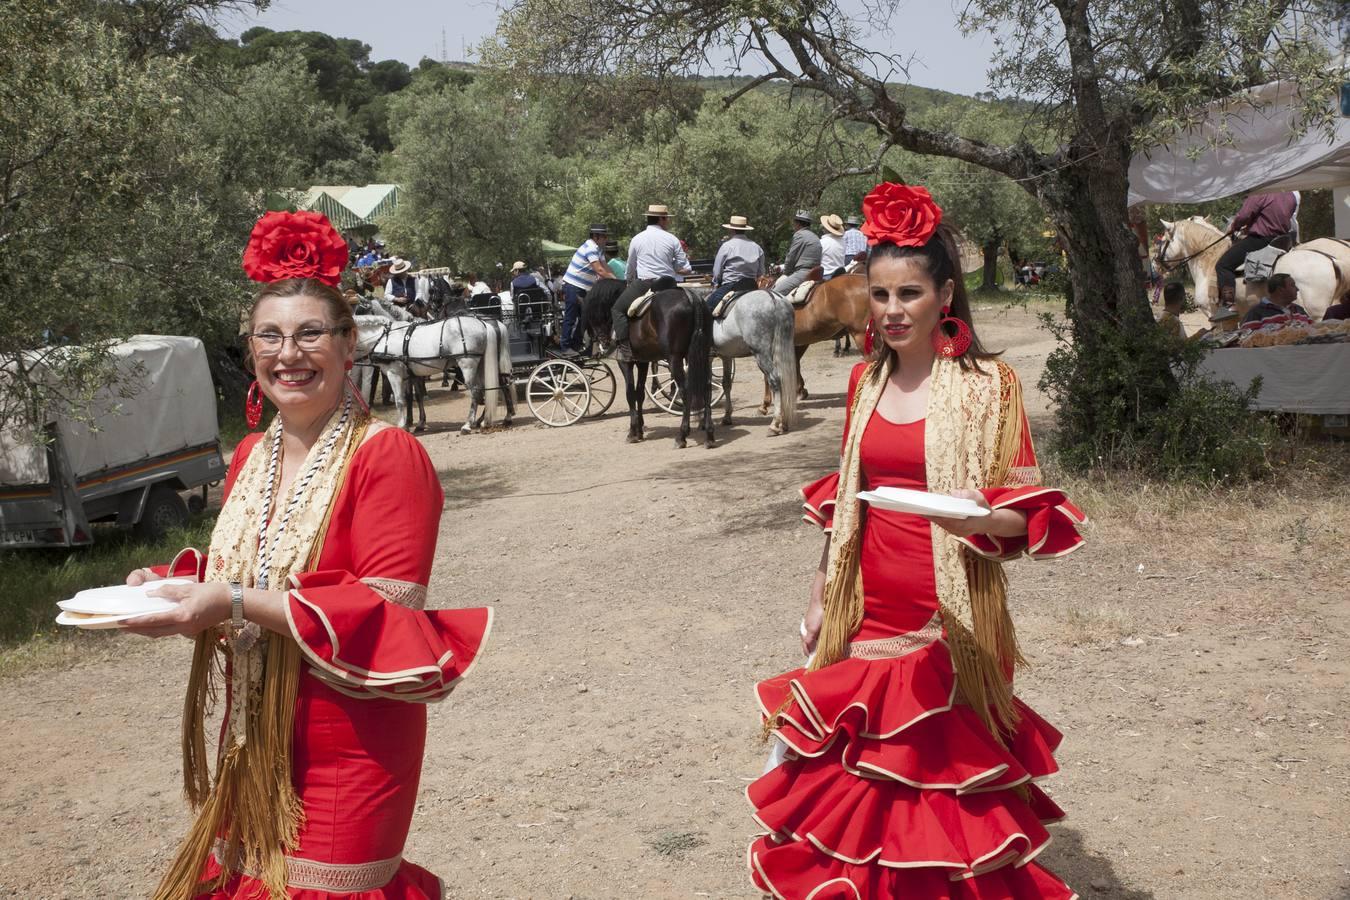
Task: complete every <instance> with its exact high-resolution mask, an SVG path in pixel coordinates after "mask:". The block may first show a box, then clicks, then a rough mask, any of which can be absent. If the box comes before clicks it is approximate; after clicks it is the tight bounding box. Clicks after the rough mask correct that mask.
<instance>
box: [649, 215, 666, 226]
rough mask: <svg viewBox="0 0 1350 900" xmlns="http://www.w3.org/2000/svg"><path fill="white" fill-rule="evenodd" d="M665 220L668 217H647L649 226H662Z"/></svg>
mask: <svg viewBox="0 0 1350 900" xmlns="http://www.w3.org/2000/svg"><path fill="white" fill-rule="evenodd" d="M664 218H666V216H648V217H647V224H648V225H660V224H661V220H662V219H664Z"/></svg>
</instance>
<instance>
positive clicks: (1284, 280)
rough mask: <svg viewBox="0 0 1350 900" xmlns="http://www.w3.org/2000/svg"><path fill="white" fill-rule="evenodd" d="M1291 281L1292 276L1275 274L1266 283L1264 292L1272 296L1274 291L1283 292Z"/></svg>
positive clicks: (1286, 273) (1280, 273) (1282, 273)
mask: <svg viewBox="0 0 1350 900" xmlns="http://www.w3.org/2000/svg"><path fill="white" fill-rule="evenodd" d="M1293 280H1294V276H1293V275H1290V274H1289V273H1288V272H1276V273H1275V274H1274V275H1272V276H1270V280H1269V281H1267V282H1266V291H1267V292H1268V293H1272V294H1273V293H1275V292H1276V291H1280V290H1284V286H1285V285H1286V284H1288V283H1289V282H1291V281H1293Z"/></svg>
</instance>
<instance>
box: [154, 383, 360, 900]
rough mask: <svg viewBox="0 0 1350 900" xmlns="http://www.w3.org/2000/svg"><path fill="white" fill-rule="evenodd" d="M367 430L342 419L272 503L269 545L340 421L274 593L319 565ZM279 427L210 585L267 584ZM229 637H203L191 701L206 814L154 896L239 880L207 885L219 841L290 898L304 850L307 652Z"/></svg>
mask: <svg viewBox="0 0 1350 900" xmlns="http://www.w3.org/2000/svg"><path fill="white" fill-rule="evenodd" d="M368 424H369V418H368V417H367V416H365V415H364V414H362V415H357V414H354V413H353V414H352V415H351V416H349V418H348V420H347V421H346V422H345V423H342V422H341V410H340V409H339V410H338V411H337V412H335V413H334V414H333V417H332V418H331V419H330V420H329V422H328V423H327V424H326V425H325V426H324V429H323V431H322V432H321V437H320V440H319V442H318V443H316V444H315V445H314V446H313V447H312V448H311V449H310V455H309V456H308V457H306V459H305V461H304V462H303V463H302V464H301V465H300V467H299V469H298V473H299V474H297V476H296V479H295V481H294V482H293V484H292V488H291V494H288V495H287V496H286V497H282V498H278V499H277V501H276V502H275V503H274V505H273V510H272V512H271V515H270V521H269V523H268V524H269V527H268V532H267V535H266V537H265V540H267V541H269V542H270V541H271V540H272V539H273V537H274V535H275V534H276V530H277V529H278V528H279V527H280V524H281V519H282V515H281V513H282V511H283V510H285V509H286V507H287V506H288V505H289V504H290V503H291V501H292V499H293V494H294V491H295V488H296V487H297V486H298V483H299V482H300V480H301V474H303V473H304V472H306V471H307V470H308V469H309V468H310V466H311V465H312V464H313V462H314V460H315V459H317V457H316V456H315V454H318V453H320V452H321V451H322V448H323V445H324V442H325V440H326V439H327V438H328V437H329V435H330V432H332V431H333V430H335V429H337V428H338V427H339V425H341V430H340V433H338V434H337V435H336V440H335V442H334V443H333V445H332V447H331V449H330V450H329V451H328V455H327V457H326V458H325V459H324V460H323V463H322V465H321V467H320V468H319V469H318V471H317V472H316V473H315V475H314V477H313V478H312V479H311V481H310V483H309V485H308V487H307V488H306V490H305V494H304V496H303V497H301V499H300V505H298V506H297V507H296V508H295V510H294V511H293V512H292V514H291V520H290V522H289V523H288V524H287V526H286V531H285V532H283V533H282V536H281V539H280V541H279V542H278V544H277V547H276V550H275V552H274V553H273V555H272V559H271V565H270V570H271V571H270V572H269V573H268V580H267V583H268V585H269V587H270V588H271V589H274V590H275V589H279V588H282V587H284V585H285V584H286V583H287V579H288V578H289V576H290V575H292V574H294V573H297V572H303V571H306V570H309V569H312V568H313V567H314V565H315V564H316V563H317V561H318V557H319V553H320V552H321V550H322V549H323V542H324V537H325V535H326V534H327V531H328V523H329V519H330V516H331V514H332V507H333V501H334V500H335V499H336V498H337V495H338V492H339V491H340V490H341V488H342V484H343V481H344V479H345V477H346V474H347V470H348V467H349V464H350V462H351V458H352V456H353V454H355V453H356V449H357V448H358V447H359V446H360V445H361V441H362V439H363V438H364V436H365V433H366V427H367V425H368ZM279 427H280V422H279V420H275V421H273V423H272V425H271V427H270V428H269V429H268V430H267V432H266V433H264V435H263V437H262V440H260V441H259V442H258V444H257V445H256V446H255V447H254V449H253V452H251V453H250V454H249V458H248V459H247V460H246V461H245V462H244V466H243V469H242V470H240V472H239V476H238V478H236V480H235V483H234V486H233V488H232V489H231V491H230V496H229V497H228V498H227V499H226V501H225V504H224V506H223V507H222V508H221V511H220V516H219V517H218V518H217V519H216V526H215V529H214V530H213V531H212V533H211V549H210V552H209V554H208V556H207V572H206V580H208V581H224V582H229V581H238V582H240V583H241V584H243V585H244V586H245V587H253V586H256V584H257V582H258V579H257V571H256V567H257V564H258V548H259V544H258V523H259V521H261V516H262V515H263V514H264V512H265V511H264V510H263V509H262V505H263V500H264V496H265V494H266V493H267V477H268V463H269V457H270V454H271V448H272V443H273V440H274V439H275V437H276V429H278V428H279ZM226 633H227V627H226ZM224 636H225V634H224V633H222V630H221V629H210V630H208V631H205V632H203V633H202V634H200V635H198V637H197V646H196V649H195V651H194V653H193V657H192V673H191V675H190V677H189V680H188V689H187V696H186V698H185V699H184V702H183V787H184V793H185V794H186V795H187V799H188V802H189V803H190V804H191V805H192V807H193V809H195V810H196V811H197V816H196V819H195V820H194V821H193V823H192V827H191V829H190V830H189V831H188V834H187V837H185V838H184V839H183V843H182V844H181V845H180V846H179V848H178V852H177V854H176V855H175V857H174V860H173V862H172V863H171V864H170V866H169V870H168V871H167V872H166V873H165V874H164V877H163V879H162V880H161V881H160V883H159V887H158V888H157V889H156V891H155V894H154V900H190V898H192V897H195V896H197V895H198V894H199V893H200V892H202V891H203V890H209V889H213V888H216V887H219V886H220V885H222V884H223V883H224V882H226V881H227V880H228V879H229V877H230V876H231V874H232V873H231V872H230V871H229V870H228V869H226V868H225V866H222V872H221V875H220V877H219V878H218V879H216V882H215V883H214V884H202V883H201V881H200V880H201V878H202V874H203V871H204V869H205V866H206V861H207V857H208V856H209V855H210V853H211V849H212V846H213V845H214V844H215V842H216V840H217V838H220V839H221V840H222V841H223V842H224V844H225V846H226V848H227V852H226V854H225V856H226V858H227V859H228V860H230V861H231V864H234V865H237V866H238V868H240V869H244V870H248V871H252V872H257V873H258V875H259V878H260V880H261V881H262V882H263V884H264V886H265V887H266V889H267V891H268V894H269V895H270V896H271V897H272V898H273V900H280V898H284V897H285V896H286V853H287V851H290V850H294V849H295V847H296V840H297V837H298V835H299V831H300V826H301V824H302V823H303V821H304V810H303V808H302V806H301V803H300V798H299V797H298V796H297V795H296V793H295V788H294V785H293V784H292V782H291V744H292V738H293V735H294V729H295V703H296V691H297V688H298V685H299V678H300V648H299V646H298V645H297V644H296V643H295V641H294V640H293V639H291V638H290V637H289V636H286V635H281V634H276V633H274V632H264V633H263V637H262V638H261V639H260V640H258V642H257V643H256V644H254V645H253V646H252V648H250V649H248V650H238V651H236V648H235V647H234V646H233V642H232V641H226V640H223V637H224ZM225 660H229V662H230V682H231V691H230V696H229V701H228V704H227V709H226V726H225V736H224V737H223V738H222V740H221V745H220V748H219V751H218V754H217V757H216V777H215V783H214V785H213V784H212V781H211V773H210V768H209V765H208V763H207V756H206V736H205V719H206V711H207V707H208V706H209V705H210V703H211V702H213V701H214V699H215V697H216V685H217V683H218V681H219V679H220V677H221V676H222V674H223V670H224V661H225Z"/></svg>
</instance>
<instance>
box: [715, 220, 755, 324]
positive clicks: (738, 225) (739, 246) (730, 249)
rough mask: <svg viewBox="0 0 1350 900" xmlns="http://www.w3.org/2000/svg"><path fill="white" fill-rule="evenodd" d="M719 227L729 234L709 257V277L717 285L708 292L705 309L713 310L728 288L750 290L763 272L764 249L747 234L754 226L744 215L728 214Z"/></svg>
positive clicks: (729, 290) (730, 289) (730, 290)
mask: <svg viewBox="0 0 1350 900" xmlns="http://www.w3.org/2000/svg"><path fill="white" fill-rule="evenodd" d="M722 227H723V228H725V229H726V230H727V231H730V232H731V234H730V235H729V236H728V237H727V239H726V240H725V241H723V242H722V246H721V247H719V248H717V258H716V259H714V260H713V269H712V280H713V284H715V285H717V287H715V288H713V290H712V293H710V294H709V295H708V309H716V308H717V304H718V303H721V302H722V298H723V297H725V296H726V295H727V294H729V293H731V292H732V291H737V292H740V291H753V290H754V289H755V288H756V287H758V286H759V277H760V276H761V275H763V274H764V248H763V247H761V246H760V245H759V244H756V243H755V242H754V241H752V240H750V238H749V237H748V232H751V231H754V230H755V227H754V226H753V225H751V224H750V223H749V222H747V221H746V218H745V216H732V217H731V221H730V222H728V223H727V224H725V225H723V226H722Z"/></svg>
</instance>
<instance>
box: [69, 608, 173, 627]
mask: <svg viewBox="0 0 1350 900" xmlns="http://www.w3.org/2000/svg"><path fill="white" fill-rule="evenodd" d="M160 611H161V610H157V609H152V610H148V611H144V612H134V613H122V614H121V615H118V616H88V617H87V618H85V617H81V614H79V613H72V612H66V611H65V610H64V609H63V610H61V614H60V615H58V616H57V617H56V624H57V625H74V626H75V627H76V628H85V629H89V630H91V631H92V630H98V629H103V628H121V627H122V622H123V621H124V620H126V619H134V618H136V617H137V616H148V615H150V614H151V613H155V612H160Z"/></svg>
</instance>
